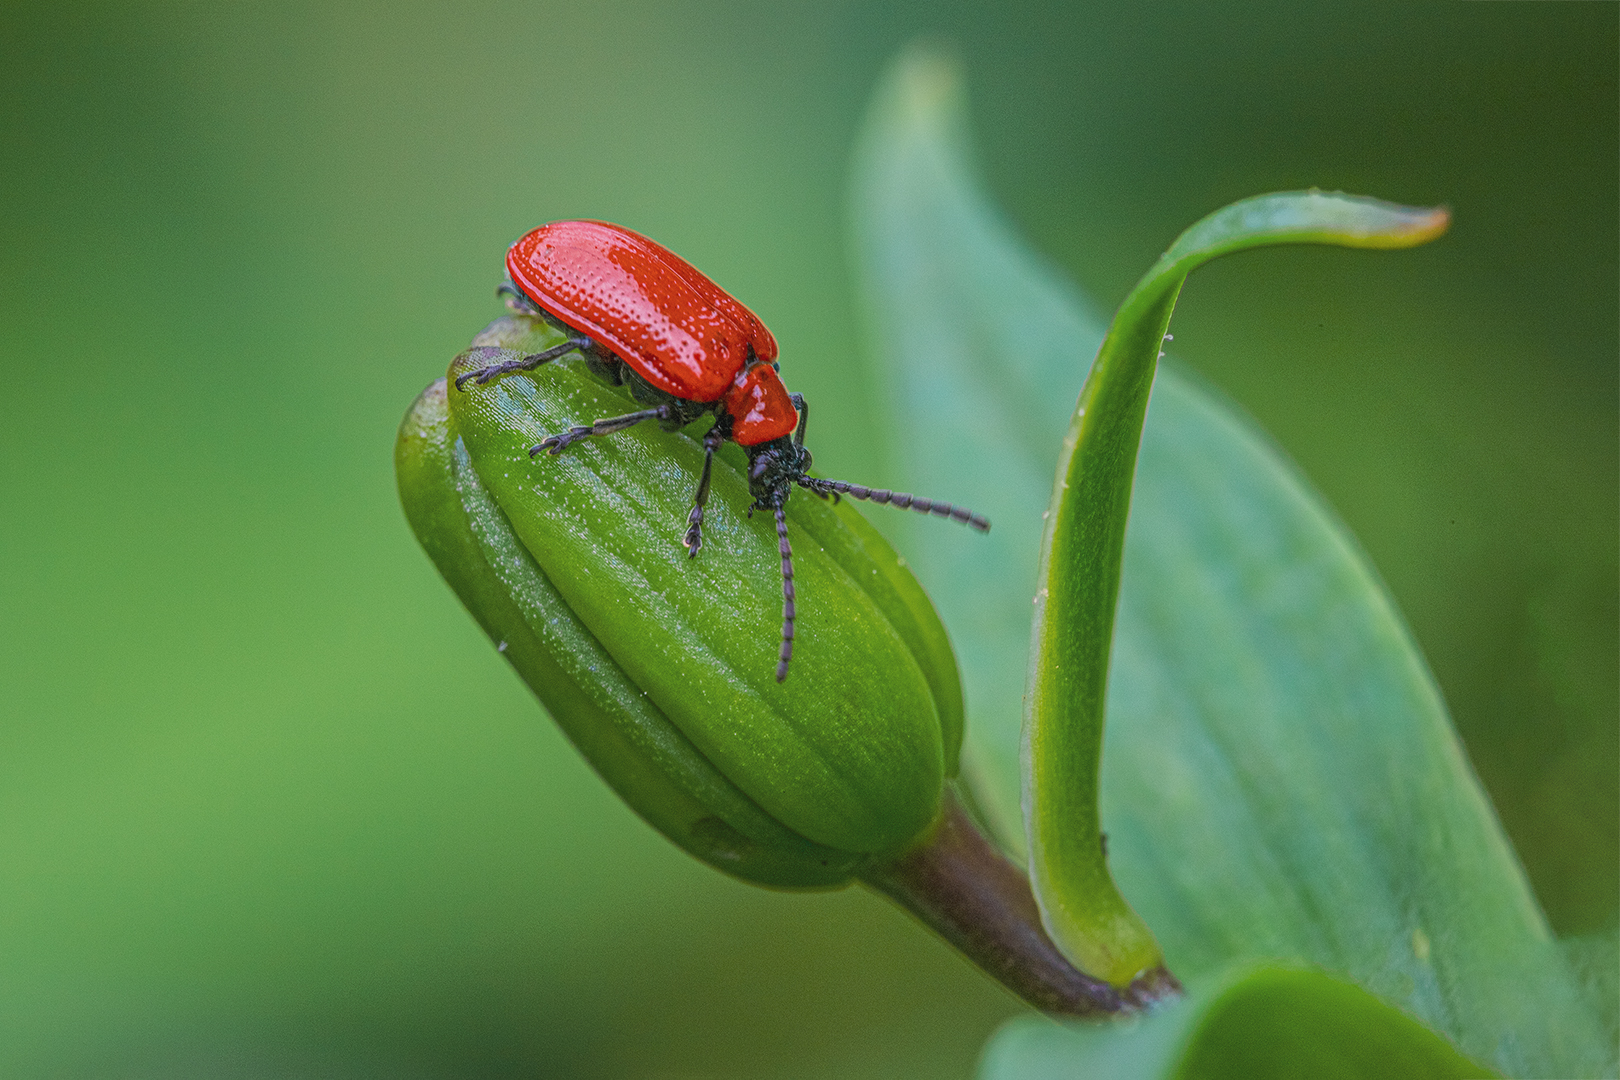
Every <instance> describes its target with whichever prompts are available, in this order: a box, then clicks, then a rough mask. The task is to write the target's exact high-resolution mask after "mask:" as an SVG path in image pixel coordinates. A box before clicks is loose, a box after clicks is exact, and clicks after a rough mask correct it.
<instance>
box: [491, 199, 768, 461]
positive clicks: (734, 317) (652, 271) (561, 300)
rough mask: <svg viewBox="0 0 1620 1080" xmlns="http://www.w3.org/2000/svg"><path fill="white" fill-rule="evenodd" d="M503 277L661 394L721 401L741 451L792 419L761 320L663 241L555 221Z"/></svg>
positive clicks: (525, 244)
mask: <svg viewBox="0 0 1620 1080" xmlns="http://www.w3.org/2000/svg"><path fill="white" fill-rule="evenodd" d="M506 272H507V273H508V274H510V275H511V278H512V281H513V283H514V284H515V285H516V286H517V287H518V288H519V289H521V290H522V291H523V295H524V296H526V297H527V298H528V299H530V300H532V301H533V302H534V303H535V304H537V305H538V306H539V307H541V308H542V309H544V310H545V311H546V312H547V313H548V314H550V315H553V316H555V317H556V318H557V319H558V321H560V322H562V323H564V324H565V325H567V326H569V327H571V328H573V329H576V330H581V331H583V332H585V333H586V334H588V335H590V337H592V338H593V339H595V340H596V341H598V342H600V343H601V344H602V345H605V346H606V347H607V348H608V349H609V350H611V351H612V352H613V354H614V355H615V356H617V357H618V358H619V359H621V360H623V361H624V362H625V363H626V364H629V365H630V367H631V368H632V369H634V371H635V372H636V374H637V375H640V376H641V377H642V378H644V379H646V380H647V381H648V382H649V383H651V384H652V385H653V386H656V387H657V388H658V389H660V390H662V391H664V392H665V393H666V394H669V395H671V396H673V397H677V398H681V399H683V400H685V401H698V402H711V401H720V400H722V399H724V401H725V406H726V411H727V412H728V413H729V414H730V415H731V418H732V435H731V437H732V438H733V439H735V440H736V441H737V442H738V443H741V444H742V445H743V446H754V445H756V444H758V443H762V442H768V441H770V440H771V439H777V438H781V437H782V436H783V435H787V434H790V433H791V432H792V431H793V428H794V426H795V425H796V424H797V423H798V420H799V417H798V414H797V413H796V412H795V411H794V409H793V404H792V402H791V401H789V399H788V392H787V388H786V387H784V386H783V385H782V380H781V379H780V378H778V377H777V374H776V371H775V369H774V368H771V367H770V366H769V365H770V363H771V362H772V361H774V360H775V359H776V339H775V338H774V337H772V336H771V332H770V331H769V330H767V329H765V324H764V323H762V322H760V321H759V318H758V316H756V315H755V314H754V313H753V312H752V311H749V310H748V309H747V308H746V307H744V306H743V305H742V304H741V303H739V302H738V301H737V300H736V299H735V298H733V297H732V296H731V295H730V294H729V293H727V292H726V291H725V290H724V289H722V288H720V286H718V285H716V284H715V283H714V282H712V281H710V280H709V279H708V277H706V276H705V275H704V274H703V273H702V272H701V271H699V270H698V269H697V267H695V266H693V265H692V264H691V263H689V262H687V261H686V260H685V259H683V258H681V257H680V256H679V255H676V254H675V253H674V252H673V251H670V250H669V249H668V248H666V247H664V246H663V245H662V244H659V243H657V242H656V241H653V240H649V239H647V238H646V237H645V236H642V235H641V234H640V233H635V232H631V231H630V230H629V229H624V228H620V227H619V226H617V225H610V224H608V223H607V222H604V221H554V222H552V223H551V224H549V225H542V226H540V227H539V228H538V229H535V230H534V231H533V232H531V233H528V234H527V235H525V236H524V237H523V238H522V239H521V240H519V241H518V242H517V243H515V244H513V245H512V247H511V249H510V250H508V251H507V253H506Z"/></svg>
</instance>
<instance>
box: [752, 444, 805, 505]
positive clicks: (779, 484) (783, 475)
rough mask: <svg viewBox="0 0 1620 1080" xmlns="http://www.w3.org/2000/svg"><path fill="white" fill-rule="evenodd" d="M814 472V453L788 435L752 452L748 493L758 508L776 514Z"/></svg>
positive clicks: (760, 445) (753, 447)
mask: <svg viewBox="0 0 1620 1080" xmlns="http://www.w3.org/2000/svg"><path fill="white" fill-rule="evenodd" d="M809 468H810V451H808V450H806V449H805V448H804V447H803V446H800V445H799V444H798V443H796V442H794V441H793V440H792V439H791V438H789V437H788V436H786V435H784V436H782V437H781V438H780V439H772V440H771V441H770V442H763V443H759V444H758V445H757V446H750V447H749V448H748V493H749V494H750V495H752V496H753V497H754V506H756V507H757V508H759V509H761V510H776V509H779V508H781V507H782V505H783V504H785V503H786V502H787V497H788V492H790V491H792V490H793V485H794V484H795V483H796V482H797V481H798V480H799V479H800V478H802V477H803V476H804V474H805V473H806V472H807V471H808V470H809Z"/></svg>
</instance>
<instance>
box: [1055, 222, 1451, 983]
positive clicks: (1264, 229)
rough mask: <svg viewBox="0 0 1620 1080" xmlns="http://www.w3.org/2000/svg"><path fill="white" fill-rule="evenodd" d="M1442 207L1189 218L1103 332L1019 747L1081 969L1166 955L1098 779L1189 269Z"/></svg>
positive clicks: (1137, 964) (1063, 927)
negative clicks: (1131, 561)
mask: <svg viewBox="0 0 1620 1080" xmlns="http://www.w3.org/2000/svg"><path fill="white" fill-rule="evenodd" d="M1449 216H1450V215H1449V214H1448V213H1447V212H1446V211H1445V210H1422V209H1418V208H1415V207H1405V206H1397V205H1394V204H1392V203H1385V202H1380V201H1378V200H1376V199H1367V198H1360V197H1351V196H1345V195H1337V194H1325V193H1323V192H1318V191H1300V192H1280V193H1277V194H1272V195H1261V196H1257V197H1255V198H1252V199H1245V200H1243V201H1241V202H1238V203H1234V204H1232V205H1231V206H1227V207H1223V208H1222V209H1220V210H1217V211H1216V212H1215V213H1213V214H1210V215H1209V216H1208V217H1206V218H1204V219H1203V220H1201V221H1199V222H1198V223H1197V224H1195V225H1193V226H1192V227H1191V228H1189V229H1188V230H1187V231H1186V232H1184V233H1182V234H1181V236H1180V237H1179V238H1178V239H1177V240H1176V242H1175V243H1174V244H1172V245H1171V246H1170V250H1169V251H1167V252H1166V253H1165V254H1164V256H1163V257H1162V258H1160V260H1159V262H1158V264H1157V265H1156V266H1154V267H1153V269H1152V270H1150V271H1149V272H1148V273H1147V275H1146V276H1144V277H1143V278H1142V280H1141V281H1140V282H1138V283H1137V285H1136V287H1135V288H1134V289H1132V290H1131V293H1130V295H1129V296H1127V297H1126V298H1125V302H1124V303H1123V304H1121V305H1120V309H1119V312H1118V313H1117V314H1116V315H1115V316H1114V322H1113V325H1112V326H1110V327H1109V329H1108V333H1107V335H1106V336H1105V337H1104V338H1103V343H1102V347H1101V348H1100V349H1099V350H1098V351H1097V359H1096V361H1095V362H1094V363H1093V364H1092V366H1091V372H1090V374H1089V376H1088V377H1087V379H1086V383H1085V385H1084V386H1083V387H1082V388H1081V391H1080V400H1079V403H1078V404H1077V405H1076V406H1075V411H1074V417H1073V419H1072V420H1071V421H1070V422H1069V433H1068V436H1067V437H1066V438H1065V439H1064V441H1063V452H1062V453H1061V454H1059V455H1058V468H1057V484H1056V488H1055V490H1054V491H1053V493H1052V502H1051V505H1050V507H1049V509H1048V513H1047V521H1046V531H1045V535H1044V536H1043V537H1042V541H1041V565H1040V569H1039V570H1038V571H1037V572H1036V586H1037V588H1036V593H1035V605H1034V607H1035V632H1034V647H1033V649H1032V650H1031V654H1030V689H1029V695H1028V697H1027V698H1026V699H1025V708H1026V722H1025V726H1024V745H1025V750H1024V754H1023V763H1024V776H1023V780H1024V790H1025V792H1026V794H1025V798H1024V804H1025V812H1024V828H1025V831H1026V833H1027V835H1028V843H1029V851H1030V876H1031V878H1032V885H1033V888H1034V891H1035V896H1036V899H1037V900H1039V901H1040V905H1041V914H1042V919H1043V921H1044V922H1045V924H1046V928H1047V930H1048V931H1049V932H1050V933H1051V935H1052V938H1053V940H1055V941H1056V942H1057V943H1058V945H1059V947H1060V948H1062V949H1063V951H1064V953H1065V955H1067V956H1068V957H1069V958H1070V959H1072V960H1073V961H1074V962H1075V963H1076V964H1077V965H1078V966H1079V967H1080V968H1081V970H1083V971H1089V972H1091V973H1092V974H1095V975H1098V976H1101V977H1103V978H1106V979H1108V980H1109V981H1110V982H1113V983H1115V984H1118V985H1125V984H1127V983H1129V982H1131V981H1133V980H1134V979H1136V978H1137V977H1138V976H1140V975H1141V974H1143V973H1145V972H1146V971H1147V970H1149V969H1150V968H1152V967H1155V966H1157V965H1158V964H1159V963H1160V962H1161V958H1160V956H1159V953H1158V946H1157V944H1156V943H1155V942H1154V940H1153V936H1152V934H1151V933H1150V932H1149V931H1148V929H1147V928H1146V927H1145V926H1144V925H1143V924H1142V922H1141V920H1140V919H1139V918H1138V917H1137V916H1136V914H1135V912H1133V911H1131V909H1130V907H1129V905H1127V904H1126V903H1125V901H1124V899H1123V898H1122V897H1121V896H1120V895H1119V891H1118V890H1117V889H1116V888H1115V886H1114V881H1113V878H1112V876H1111V875H1110V874H1109V872H1108V861H1107V857H1106V855H1105V853H1104V849H1103V847H1102V843H1101V833H1102V829H1101V826H1100V825H1099V823H1098V818H1097V810H1098V806H1097V804H1098V790H1097V782H1098V779H1099V772H1100V766H1101V762H1100V757H1101V753H1102V741H1103V705H1104V697H1105V694H1106V690H1107V685H1108V663H1109V655H1110V652H1111V651H1112V647H1113V634H1114V613H1115V605H1116V601H1117V599H1118V592H1119V575H1120V563H1121V559H1122V558H1123V556H1124V549H1125V523H1126V518H1127V515H1128V513H1129V510H1130V503H1131V484H1132V481H1133V479H1134V475H1135V472H1136V455H1137V448H1138V445H1139V443H1140V441H1141V435H1142V421H1143V419H1144V417H1145V415H1146V413H1147V403H1148V394H1149V391H1150V390H1151V388H1152V385H1153V374H1154V372H1155V370H1156V369H1157V368H1158V362H1159V357H1161V356H1163V355H1164V354H1163V353H1162V352H1161V351H1160V350H1161V348H1162V347H1163V344H1164V340H1165V331H1166V329H1167V328H1168V326H1169V324H1170V314H1171V312H1172V310H1173V309H1174V307H1175V302H1176V296H1177V295H1178V293H1179V292H1180V291H1181V285H1182V282H1183V281H1185V280H1186V277H1187V275H1188V274H1189V273H1191V272H1192V271H1193V270H1194V269H1196V268H1197V267H1199V266H1201V265H1203V264H1204V263H1205V262H1208V261H1209V260H1211V259H1214V258H1217V257H1219V256H1221V255H1227V254H1231V253H1233V252H1237V251H1242V250H1244V249H1246V248H1253V247H1261V246H1264V245H1269V244H1285V243H1315V244H1335V245H1338V246H1342V247H1398V246H1405V245H1411V244H1420V243H1423V242H1425V241H1427V240H1429V239H1431V238H1433V237H1435V236H1437V235H1439V233H1440V232H1442V231H1443V230H1444V229H1445V227H1446V223H1447V221H1448V220H1449Z"/></svg>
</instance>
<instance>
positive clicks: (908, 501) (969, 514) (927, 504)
mask: <svg viewBox="0 0 1620 1080" xmlns="http://www.w3.org/2000/svg"><path fill="white" fill-rule="evenodd" d="M794 480H795V481H797V482H798V483H799V484H800V485H801V486H803V487H806V488H809V489H810V490H811V491H813V492H815V493H816V494H817V495H828V494H831V495H848V496H849V497H850V498H852V499H865V500H868V501H870V502H875V503H888V504H889V505H891V506H898V507H899V508H900V509H902V510H915V511H917V513H919V514H933V515H934V516H936V517H948V518H950V519H951V520H952V521H959V522H961V523H962V524H963V525H971V526H972V527H973V528H975V529H978V530H979V531H980V532H989V531H990V519H989V518H987V517H985V516H984V515H983V514H975V513H974V512H973V511H971V510H969V509H967V508H966V507H964V506H952V505H951V504H950V503H946V502H937V501H935V500H933V499H922V498H918V497H917V496H916V495H907V494H906V493H905V492H903V491H890V490H888V489H887V488H869V487H863V486H861V485H860V484H846V483H844V482H843V481H842V480H823V479H821V478H820V477H818V476H796V477H794Z"/></svg>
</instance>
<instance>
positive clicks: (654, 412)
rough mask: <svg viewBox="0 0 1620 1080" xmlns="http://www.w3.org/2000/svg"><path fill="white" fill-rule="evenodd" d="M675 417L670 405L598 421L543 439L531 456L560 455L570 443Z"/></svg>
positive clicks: (530, 453) (532, 447)
mask: <svg viewBox="0 0 1620 1080" xmlns="http://www.w3.org/2000/svg"><path fill="white" fill-rule="evenodd" d="M673 415H674V410H672V409H671V408H670V407H669V406H668V405H660V406H658V408H656V409H642V410H641V411H640V412H633V413H625V414H624V415H623V416H610V417H608V418H607V419H606V420H598V421H596V422H595V423H593V424H592V425H591V426H590V427H571V428H569V429H568V430H567V431H565V432H563V433H562V434H561V435H549V436H547V437H546V438H544V439H541V440H540V443H539V445H537V446H531V447H529V456H530V457H534V456H535V455H536V454H538V453H540V451H542V450H549V451H551V452H552V454H560V453H562V452H563V451H564V450H566V449H568V446H569V444H570V443H576V442H578V441H579V440H581V439H586V438H589V437H590V436H592V435H612V434H613V433H614V432H615V431H623V430H624V429H625V428H627V427H635V426H636V425H637V424H639V423H641V422H642V421H643V420H668V419H670V417H671V416H673Z"/></svg>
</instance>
